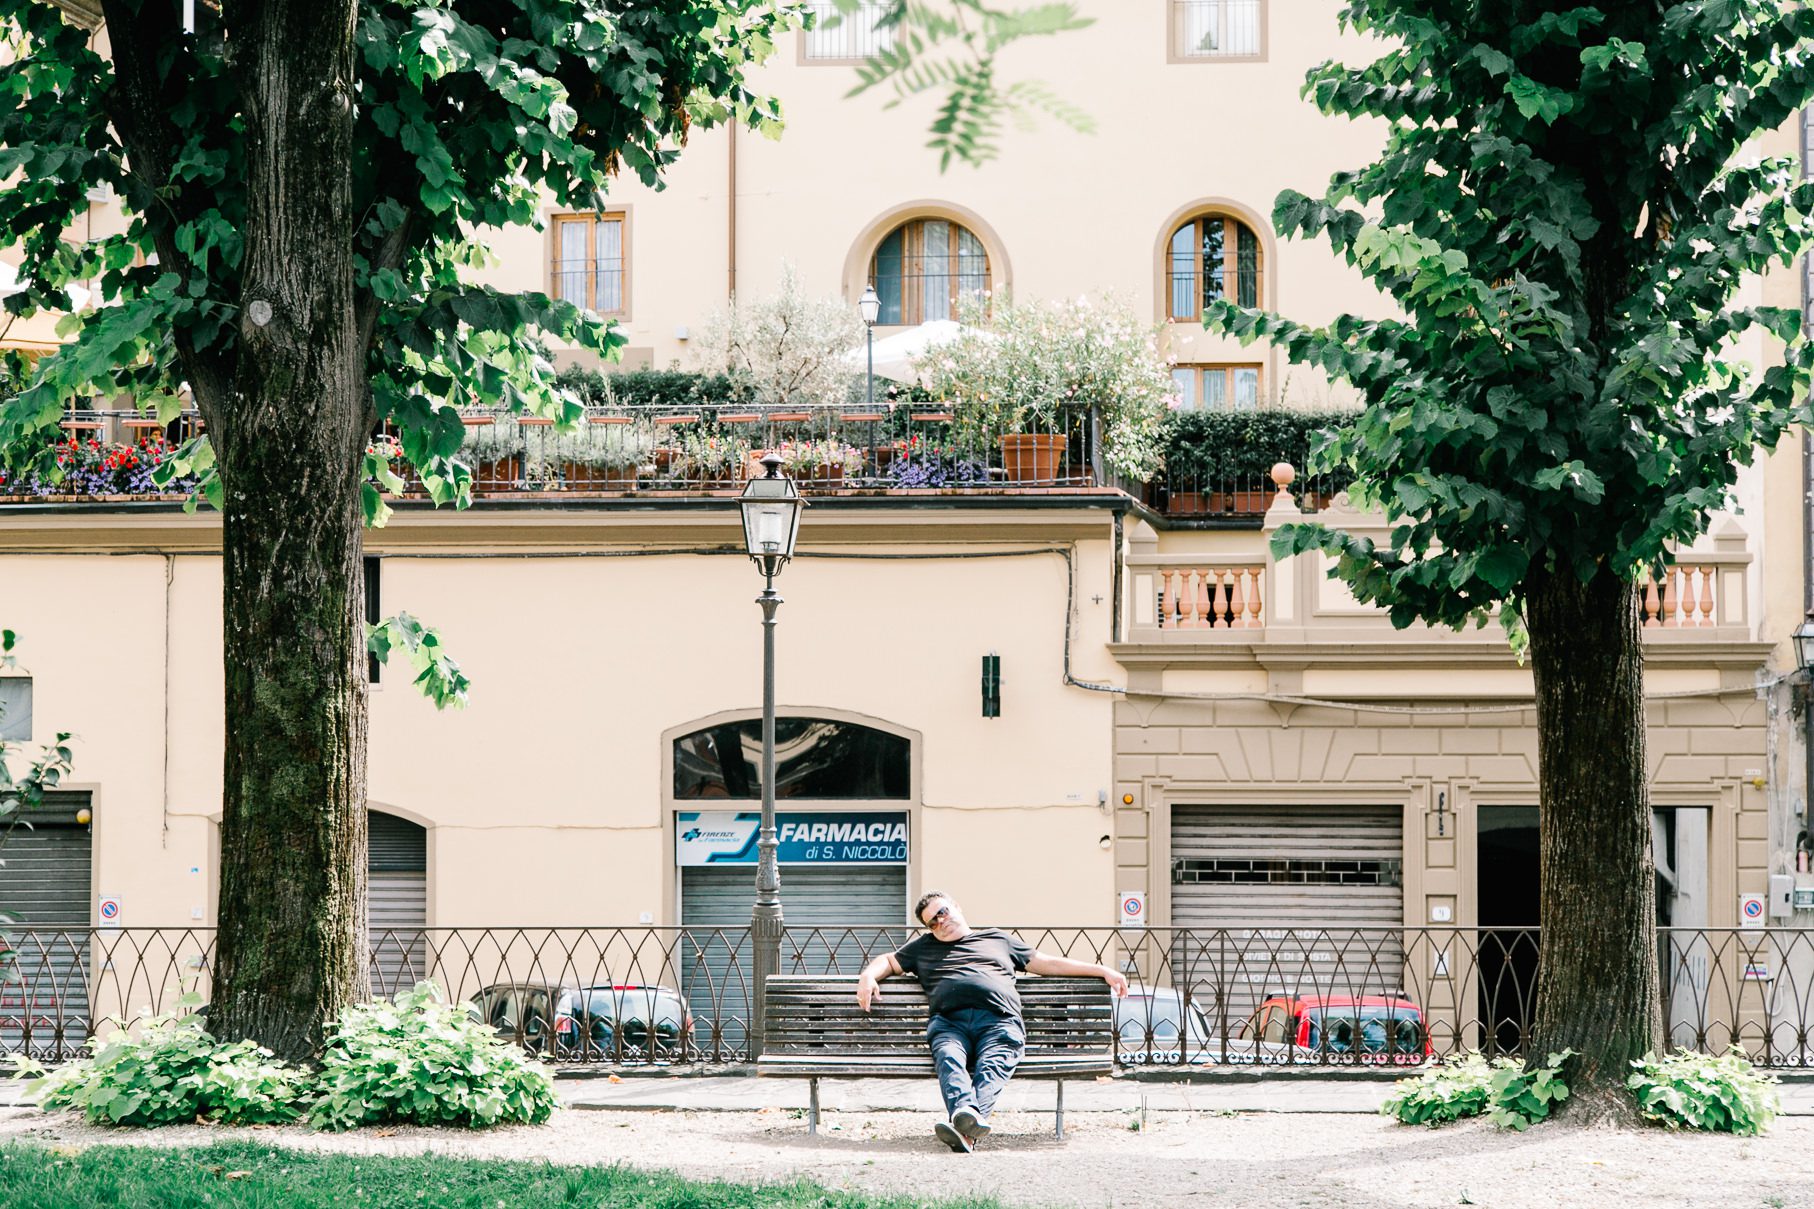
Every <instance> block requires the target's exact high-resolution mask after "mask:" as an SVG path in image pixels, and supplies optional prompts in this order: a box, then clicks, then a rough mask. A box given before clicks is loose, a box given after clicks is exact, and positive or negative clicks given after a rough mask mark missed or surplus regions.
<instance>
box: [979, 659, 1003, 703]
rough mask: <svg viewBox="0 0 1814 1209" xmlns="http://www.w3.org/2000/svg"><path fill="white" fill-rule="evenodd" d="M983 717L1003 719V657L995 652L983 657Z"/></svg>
mask: <svg viewBox="0 0 1814 1209" xmlns="http://www.w3.org/2000/svg"><path fill="white" fill-rule="evenodd" d="M983 717H985V718H999V717H1001V656H1000V655H997V654H996V653H995V652H994V651H990V652H989V653H988V654H987V655H984V656H983Z"/></svg>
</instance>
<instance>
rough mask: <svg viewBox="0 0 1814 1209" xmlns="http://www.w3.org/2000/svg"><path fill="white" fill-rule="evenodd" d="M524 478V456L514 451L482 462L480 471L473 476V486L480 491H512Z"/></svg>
mask: <svg viewBox="0 0 1814 1209" xmlns="http://www.w3.org/2000/svg"><path fill="white" fill-rule="evenodd" d="M522 478H523V459H522V456H521V455H520V454H514V453H513V454H511V455H510V456H509V457H503V458H498V459H497V460H496V461H492V462H480V463H479V469H478V472H477V473H476V474H475V475H474V476H473V479H474V482H473V487H474V488H476V489H477V490H480V491H510V490H512V489H514V488H515V487H516V485H517V483H518V482H520V481H521V480H522Z"/></svg>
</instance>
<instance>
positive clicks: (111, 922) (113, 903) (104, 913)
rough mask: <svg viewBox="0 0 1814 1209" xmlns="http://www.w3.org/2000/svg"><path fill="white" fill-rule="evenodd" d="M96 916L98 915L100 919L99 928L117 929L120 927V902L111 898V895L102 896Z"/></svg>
mask: <svg viewBox="0 0 1814 1209" xmlns="http://www.w3.org/2000/svg"><path fill="white" fill-rule="evenodd" d="M97 914H98V915H100V917H101V926H102V927H104V928H117V927H119V926H120V900H119V899H117V898H115V897H113V896H112V895H111V894H105V895H102V896H101V904H100V908H99V910H98V911H97Z"/></svg>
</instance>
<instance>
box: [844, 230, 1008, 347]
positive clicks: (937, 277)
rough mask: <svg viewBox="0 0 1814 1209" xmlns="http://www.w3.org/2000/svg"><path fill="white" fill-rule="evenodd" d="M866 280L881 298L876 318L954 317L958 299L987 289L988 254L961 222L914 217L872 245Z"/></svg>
mask: <svg viewBox="0 0 1814 1209" xmlns="http://www.w3.org/2000/svg"><path fill="white" fill-rule="evenodd" d="M869 280H870V281H872V282H873V283H875V288H876V293H877V294H878V295H880V296H881V299H882V313H881V315H880V316H879V317H878V318H877V320H876V322H878V323H883V324H906V325H912V324H918V323H925V322H926V321H927V320H929V319H955V318H956V317H957V300H958V299H959V298H961V297H963V296H964V295H965V294H982V293H984V292H985V291H987V290H988V289H989V253H988V252H987V251H985V250H984V249H983V241H982V240H980V239H978V238H977V237H976V236H975V234H973V233H972V232H971V231H970V229H969V228H968V227H965V226H964V225H962V224H961V223H956V222H952V221H951V220H950V219H945V218H916V219H913V220H912V221H910V222H904V223H902V224H901V225H900V226H898V227H896V228H895V229H894V230H892V231H890V232H889V233H888V234H887V235H886V236H885V237H884V238H883V239H882V242H881V243H880V244H878V245H876V253H875V258H874V259H873V260H871V261H870V263H869Z"/></svg>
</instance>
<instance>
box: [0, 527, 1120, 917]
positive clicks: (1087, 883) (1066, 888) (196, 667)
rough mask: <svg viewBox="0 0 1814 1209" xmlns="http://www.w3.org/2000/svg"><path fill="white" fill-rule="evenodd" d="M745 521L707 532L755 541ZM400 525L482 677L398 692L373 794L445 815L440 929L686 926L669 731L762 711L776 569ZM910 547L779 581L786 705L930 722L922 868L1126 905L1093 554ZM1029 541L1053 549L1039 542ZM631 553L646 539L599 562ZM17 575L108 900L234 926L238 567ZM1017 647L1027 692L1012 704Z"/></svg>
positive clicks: (74, 563) (403, 560) (969, 886)
mask: <svg viewBox="0 0 1814 1209" xmlns="http://www.w3.org/2000/svg"><path fill="white" fill-rule="evenodd" d="M725 520H726V522H727V523H726V524H725V526H724V532H722V533H716V532H708V533H707V534H706V535H704V536H703V537H702V538H701V539H700V540H697V541H694V542H692V543H691V544H692V545H693V546H695V547H698V548H709V547H712V546H717V545H719V544H720V540H722V541H727V542H728V541H731V540H735V531H734V530H732V529H731V528H730V527H729V523H728V522H729V517H728V515H727V517H726V518H725ZM1089 524H1090V525H1093V526H1095V527H1096V531H1097V533H1098V534H1099V536H1097V537H1095V538H1091V539H1087V540H1083V541H1079V542H1076V543H1075V546H1074V553H1075V557H1076V561H1077V567H1078V598H1079V601H1080V604H1079V606H1078V614H1079V616H1078V617H1074V618H1072V619H1071V624H1072V630H1073V634H1072V642H1073V645H1074V647H1075V648H1078V657H1077V659H1076V662H1075V667H1074V670H1075V671H1077V672H1078V674H1079V675H1085V676H1087V675H1089V674H1093V673H1095V674H1099V673H1102V672H1104V671H1106V670H1107V660H1106V657H1105V656H1104V655H1103V653H1102V647H1103V644H1104V640H1105V639H1106V638H1107V631H1108V621H1107V611H1108V609H1109V607H1110V605H1109V592H1108V574H1109V567H1110V556H1109V542H1108V540H1107V534H1108V518H1107V517H1106V515H1102V516H1099V517H1097V518H1095V519H1092V520H1090V521H1089ZM424 537H426V538H427V540H423V538H424ZM715 539H717V540H715ZM378 540H379V541H388V543H389V546H388V548H385V547H383V546H378V545H377V542H375V543H374V546H375V547H376V548H380V549H385V553H386V557H385V560H384V564H383V572H382V596H383V599H382V603H383V608H384V611H385V612H386V613H387V614H389V613H392V612H395V611H397V610H408V611H409V612H412V613H414V614H416V615H418V616H421V617H423V618H425V619H427V620H429V621H430V622H431V623H432V624H434V625H435V626H436V627H437V628H438V629H439V630H440V631H441V633H442V634H443V635H444V637H445V638H446V640H447V643H448V645H449V649H450V650H451V651H453V653H454V654H455V656H456V657H457V658H458V659H459V661H460V662H461V664H462V666H463V667H464V668H465V669H466V671H467V672H468V673H469V674H470V675H471V676H472V678H473V681H474V685H475V687H474V691H473V695H472V704H471V706H470V708H468V709H466V710H464V711H449V712H446V713H440V712H437V711H436V710H435V709H434V708H433V707H432V706H431V705H430V704H429V703H428V702H427V701H425V700H424V699H422V698H421V697H420V696H419V695H417V694H416V693H415V692H414V691H413V690H412V689H411V688H410V686H409V684H408V677H407V673H406V671H405V669H404V667H403V666H402V665H399V666H398V667H395V668H391V669H387V670H386V672H385V674H384V677H383V680H382V683H381V684H380V686H379V687H377V688H376V689H375V690H374V691H373V693H372V697H371V758H370V790H369V792H370V799H371V801H372V804H373V806H374V807H375V808H378V809H383V810H387V811H390V812H393V813H397V814H400V815H402V816H404V817H406V818H410V819H413V820H415V821H417V822H420V823H423V824H424V825H426V826H427V827H428V829H429V862H430V877H429V883H430V900H429V922H430V923H431V924H432V925H435V926H442V927H446V926H462V925H487V924H489V925H501V924H541V925H553V924H574V923H584V924H601V923H608V924H631V925H633V924H635V923H636V922H637V921H638V919H639V918H640V917H641V916H642V915H643V914H644V913H648V914H649V915H650V916H651V918H652V920H653V921H654V922H656V923H668V924H672V923H676V922H678V920H677V911H676V905H675V903H674V900H673V898H672V894H671V891H672V886H673V879H672V866H673V852H672V847H671V844H672V840H671V837H669V836H664V832H663V811H664V806H663V800H664V793H665V792H667V790H666V787H665V783H664V780H663V776H664V768H665V761H666V760H667V758H668V749H667V747H666V745H665V744H664V743H663V741H662V735H663V733H664V732H667V731H672V730H674V729H675V728H685V727H687V726H688V724H690V723H694V722H696V721H697V720H699V719H703V718H705V717H708V716H710V715H713V714H717V713H721V712H724V711H730V710H746V711H754V710H757V709H759V707H760V704H761V638H760V635H761V629H760V612H759V610H758V609H757V608H756V607H755V605H754V603H753V598H754V596H755V594H756V592H757V591H758V590H759V589H760V587H761V580H760V577H759V576H757V575H756V574H755V573H754V571H753V570H752V568H751V567H750V565H749V563H748V561H747V559H745V558H743V557H741V556H728V555H709V556H708V555H701V554H696V553H695V554H686V553H682V554H660V553H651V554H644V553H639V552H638V544H637V543H634V542H624V541H618V542H615V543H612V544H606V543H602V542H598V541H596V540H595V541H592V542H590V543H588V542H577V541H574V542H567V543H564V544H563V546H562V547H561V549H560V551H559V555H580V556H577V557H566V556H553V557H516V556H513V554H514V555H520V554H522V553H524V552H525V551H524V550H523V547H522V546H521V545H518V546H517V547H516V549H515V550H514V551H512V552H511V553H505V554H503V555H501V556H497V557H481V558H460V557H435V556H434V555H440V554H446V553H473V552H475V551H474V550H473V549H472V548H470V547H469V548H467V549H466V550H464V551H448V550H445V549H444V548H442V549H437V546H438V544H439V543H438V542H436V541H435V540H434V534H433V530H432V528H423V529H421V530H419V531H417V533H416V535H415V536H413V537H412V536H410V535H408V534H406V533H405V532H404V531H403V530H402V529H399V530H397V531H395V532H388V531H387V535H378ZM0 545H4V542H0ZM654 545H655V546H659V547H660V548H668V546H667V545H666V544H665V543H655V544H654ZM1048 547H1051V549H1048ZM642 548H643V549H650V548H653V546H647V547H642ZM890 549H892V550H895V551H897V552H902V553H911V554H915V555H918V556H920V557H912V558H900V559H872V558H862V559H842V558H833V557H824V556H825V555H831V554H836V553H840V552H848V551H849V547H847V546H845V547H840V546H838V545H835V544H821V545H820V546H818V547H817V548H814V547H812V546H809V545H804V544H803V549H802V556H801V557H800V558H799V559H797V560H796V561H795V563H794V564H793V565H792V566H790V567H789V568H788V569H787V571H786V573H785V574H784V575H783V577H782V578H781V580H780V581H779V583H778V586H779V588H780V590H781V592H782V594H783V596H784V597H785V598H786V604H784V605H783V607H782V609H781V612H780V625H779V627H778V630H777V698H778V702H779V706H780V709H781V711H782V712H783V713H788V712H796V711H814V710H828V711H834V712H836V713H838V714H839V715H841V716H852V715H854V716H857V717H867V718H873V719H878V720H881V721H883V722H884V723H886V724H887V725H889V726H891V727H894V728H899V729H905V730H908V731H911V732H914V733H916V734H918V735H919V736H921V748H920V751H919V753H918V764H919V767H920V769H921V776H920V779H919V783H920V789H921V800H920V802H918V803H916V804H915V807H914V808H915V809H916V810H917V811H918V812H919V813H918V814H917V815H916V833H915V835H914V837H913V850H914V858H915V876H916V877H917V876H919V875H920V871H923V872H924V875H925V876H936V877H937V878H938V880H939V881H940V882H941V883H943V884H944V885H945V887H946V888H948V889H950V890H951V891H952V892H953V893H961V894H963V895H964V896H965V899H966V901H967V902H968V903H970V904H972V909H973V910H975V911H978V912H981V913H983V914H985V915H987V916H992V917H996V918H1004V919H1006V918H1010V917H1012V918H1013V919H1017V920H1022V919H1024V920H1058V921H1063V922H1076V923H1104V922H1107V921H1108V920H1109V919H1111V918H1112V917H1113V909H1114V903H1113V897H1112V887H1111V885H1110V879H1109V872H1110V864H1109V853H1108V852H1107V850H1106V849H1104V848H1103V847H1102V846H1101V842H1100V841H1101V840H1102V838H1103V837H1104V836H1105V835H1107V834H1108V831H1109V826H1108V817H1107V811H1106V809H1104V808H1101V807H1099V806H1098V796H1099V794H1100V793H1104V792H1106V790H1107V789H1108V787H1109V781H1110V777H1111V754H1110V753H1111V743H1112V736H1111V728H1110V725H1109V718H1110V712H1111V710H1112V699H1111V697H1110V696H1109V695H1107V694H1104V693H1098V692H1090V691H1087V690H1085V689H1082V688H1075V687H1066V686H1064V685H1063V684H1062V677H1063V674H1064V643H1065V628H1066V621H1067V618H1066V607H1065V601H1066V592H1067V580H1068V571H1067V554H1069V553H1071V552H1072V551H1073V543H1072V542H1071V541H1069V540H1064V541H1057V542H1050V541H1048V542H1041V541H1037V540H1029V541H1003V540H999V539H998V540H995V541H993V542H987V541H984V542H976V543H969V544H965V545H964V546H963V547H962V548H961V552H962V554H963V555H964V557H961V558H959V557H952V555H954V554H956V553H958V550H957V549H954V548H953V547H952V546H951V545H950V544H948V543H947V544H945V545H943V546H932V545H927V544H925V543H908V544H903V545H899V546H893V547H890V546H876V547H865V548H864V551H863V552H864V553H869V554H873V553H878V552H886V551H888V550H890ZM1025 550H1033V551H1035V552H1034V553H1027V554H1019V553H1015V552H1018V551H1025ZM546 553H549V554H553V553H555V552H554V551H547V552H546ZM605 553H611V554H616V555H628V556H624V557H593V556H594V555H600V554H605ZM412 555H430V557H412ZM814 555H820V556H821V557H814ZM927 556H930V557H927ZM0 582H4V583H6V584H7V585H8V586H9V587H16V588H18V589H22V590H16V591H13V592H9V593H8V595H9V598H12V599H13V600H14V604H11V605H9V607H8V613H7V618H6V620H7V624H8V626H9V628H13V629H15V630H17V631H18V632H19V633H20V634H22V635H23V636H24V639H25V642H26V645H25V648H24V654H25V660H24V662H25V663H26V664H27V665H28V667H29V669H30V671H31V672H32V673H33V674H34V677H35V696H36V704H35V717H36V723H37V728H38V731H39V737H47V735H48V732H49V730H50V728H51V727H53V726H57V725H62V726H66V727H67V728H69V729H72V730H75V731H77V732H78V740H77V743H76V767H77V780H76V783H75V787H77V788H85V789H89V790H91V791H92V792H93V794H94V811H95V822H94V843H95V888H96V893H97V894H111V895H117V896H120V897H121V898H122V899H123V900H124V905H125V922H127V923H132V924H146V925H149V924H163V925H180V924H187V923H190V922H211V920H212V915H213V896H212V892H211V887H212V885H213V881H214V868H213V865H214V858H213V844H214V843H215V838H214V829H215V827H216V824H217V820H218V814H219V808H220V785H221V780H220V776H221V774H220V751H221V742H222V735H223V724H224V720H223V718H222V715H221V672H220V652H219V592H220V561H219V559H218V557H216V556H215V555H213V554H211V553H206V552H198V553H192V554H183V555H178V556H174V557H171V558H166V557H164V556H162V555H133V554H114V555H104V554H95V555H81V554H58V555H29V556H28V555H22V554H16V553H15V554H5V553H0ZM1091 597H1099V598H1100V599H1099V600H1098V601H1096V602H1094V603H1092V601H1091V599H1090V598H1091ZM166 600H168V608H167V607H166ZM1086 626H1087V627H1088V628H1089V629H1090V630H1091V631H1092V635H1091V638H1090V639H1089V640H1085V639H1083V638H1082V637H1081V631H1082V629H1083V628H1084V627H1086ZM1092 641H1093V643H1094V646H1095V648H1096V649H1095V650H1094V651H1093V652H1086V651H1085V650H1083V649H1082V648H1085V647H1087V646H1088V645H1089V643H1090V642H1092ZM991 651H993V652H996V653H998V654H999V655H1000V657H1001V665H1002V672H1003V702H1002V711H1001V717H999V718H996V719H985V718H983V717H982V716H981V707H980V677H981V658H982V656H983V655H984V654H986V653H989V652H991ZM191 870H194V872H191ZM1055 871H1057V872H1058V876H1054V873H1055ZM910 888H911V887H910ZM198 913H199V915H198Z"/></svg>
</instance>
